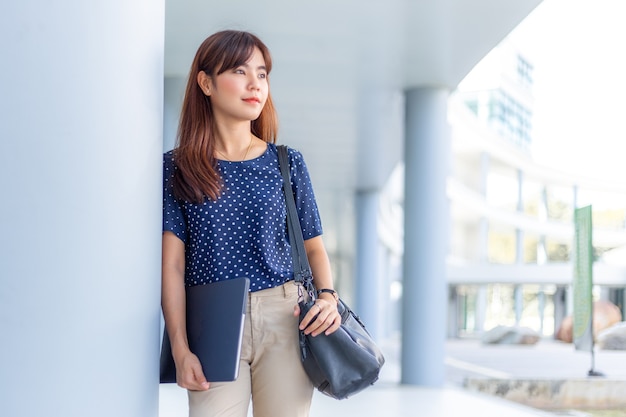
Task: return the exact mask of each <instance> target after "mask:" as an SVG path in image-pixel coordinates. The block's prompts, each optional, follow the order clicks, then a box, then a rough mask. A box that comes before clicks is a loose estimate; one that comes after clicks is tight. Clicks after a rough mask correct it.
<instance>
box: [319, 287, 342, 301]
mask: <svg viewBox="0 0 626 417" xmlns="http://www.w3.org/2000/svg"><path fill="white" fill-rule="evenodd" d="M323 292H327V293H329V294H332V295H333V297H335V301H336V302H337V303H339V295H338V294H337V291H335V290H331V289H330V288H322V289H321V290H317V295H318V296H319V295H320V294H321V293H323Z"/></svg>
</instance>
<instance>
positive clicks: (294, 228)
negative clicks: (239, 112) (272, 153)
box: [276, 145, 313, 284]
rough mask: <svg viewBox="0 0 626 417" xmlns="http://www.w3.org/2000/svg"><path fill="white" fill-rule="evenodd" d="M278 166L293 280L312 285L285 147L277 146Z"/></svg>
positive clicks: (311, 275)
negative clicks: (281, 180)
mask: <svg viewBox="0 0 626 417" xmlns="http://www.w3.org/2000/svg"><path fill="white" fill-rule="evenodd" d="M276 149H277V150H278V165H279V166H280V173H281V174H282V176H283V192H284V193H285V201H286V203H287V231H288V232H289V243H290V244H291V257H292V258H293V279H294V280H295V281H297V282H301V283H305V284H311V283H312V280H313V274H312V273H311V266H310V265H309V259H308V258H307V256H306V250H305V249H304V238H303V237H302V227H301V226H300V220H299V219H298V211H297V210H296V202H295V200H294V198H293V189H292V188H291V175H290V174H289V154H288V152H287V147H286V146H285V145H280V146H277V147H276Z"/></svg>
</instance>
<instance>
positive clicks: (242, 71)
mask: <svg viewBox="0 0 626 417" xmlns="http://www.w3.org/2000/svg"><path fill="white" fill-rule="evenodd" d="M233 72H234V73H235V74H245V72H244V70H243V69H241V68H235V70H234V71H233Z"/></svg>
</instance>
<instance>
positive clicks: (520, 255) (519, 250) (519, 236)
mask: <svg viewBox="0 0 626 417" xmlns="http://www.w3.org/2000/svg"><path fill="white" fill-rule="evenodd" d="M517 212H518V213H520V214H523V213H524V172H523V171H522V170H521V169H518V170H517ZM515 263H516V264H518V265H521V264H523V263H524V230H522V229H515Z"/></svg>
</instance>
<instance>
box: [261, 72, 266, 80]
mask: <svg viewBox="0 0 626 417" xmlns="http://www.w3.org/2000/svg"><path fill="white" fill-rule="evenodd" d="M259 78H261V79H265V78H267V74H266V73H264V72H262V73H260V74H259Z"/></svg>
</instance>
